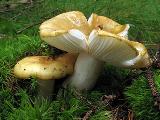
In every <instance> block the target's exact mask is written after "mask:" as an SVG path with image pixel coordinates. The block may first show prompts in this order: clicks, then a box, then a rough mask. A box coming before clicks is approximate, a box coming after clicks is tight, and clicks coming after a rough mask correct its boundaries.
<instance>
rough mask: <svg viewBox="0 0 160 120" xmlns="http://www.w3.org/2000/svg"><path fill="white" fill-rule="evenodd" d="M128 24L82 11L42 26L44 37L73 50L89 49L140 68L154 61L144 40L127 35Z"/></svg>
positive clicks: (109, 59) (100, 56) (101, 56)
mask: <svg viewBox="0 0 160 120" xmlns="http://www.w3.org/2000/svg"><path fill="white" fill-rule="evenodd" d="M128 29H129V25H128V24H126V25H121V24H119V23H117V22H115V21H113V20H111V19H109V18H107V17H104V16H98V15H97V14H92V15H91V16H90V17H89V19H88V21H87V19H86V18H85V16H84V15H83V13H81V12H79V11H72V12H67V13H63V14H60V15H58V16H55V17H53V18H52V19H50V20H47V21H45V22H44V23H42V24H41V26H40V36H41V39H42V40H44V41H46V42H47V43H48V44H50V45H51V46H54V47H56V48H58V49H61V50H64V51H67V52H70V53H80V52H86V53H88V54H90V55H91V56H93V57H95V58H97V59H99V60H102V61H105V62H107V63H110V64H112V65H115V66H120V67H132V68H141V67H147V66H149V65H150V64H151V61H150V58H149V55H148V53H147V49H146V48H145V47H144V45H143V44H141V43H138V42H134V41H130V40H128V39H127V34H128Z"/></svg>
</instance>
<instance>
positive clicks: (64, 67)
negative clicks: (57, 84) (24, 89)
mask: <svg viewBox="0 0 160 120" xmlns="http://www.w3.org/2000/svg"><path fill="white" fill-rule="evenodd" d="M66 56H67V59H68V58H71V57H68V55H67V54H66V55H65V57H63V56H62V57H61V59H64V60H63V61H65V58H66ZM69 56H71V55H70V54H69ZM57 59H58V58H57ZM61 61H62V60H61ZM61 61H56V60H55V59H54V58H51V57H48V56H30V57H26V58H24V59H22V60H20V61H19V62H18V63H17V64H16V65H15V67H14V71H13V73H14V74H15V76H16V77H18V78H20V79H26V78H29V77H36V78H38V79H40V80H51V79H60V78H63V77H65V76H66V75H69V74H72V72H73V66H74V62H75V61H74V60H73V59H72V62H68V64H66V63H65V62H63V63H62V62H61Z"/></svg>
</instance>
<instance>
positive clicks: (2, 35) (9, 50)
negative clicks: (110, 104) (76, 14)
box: [0, 0, 160, 120]
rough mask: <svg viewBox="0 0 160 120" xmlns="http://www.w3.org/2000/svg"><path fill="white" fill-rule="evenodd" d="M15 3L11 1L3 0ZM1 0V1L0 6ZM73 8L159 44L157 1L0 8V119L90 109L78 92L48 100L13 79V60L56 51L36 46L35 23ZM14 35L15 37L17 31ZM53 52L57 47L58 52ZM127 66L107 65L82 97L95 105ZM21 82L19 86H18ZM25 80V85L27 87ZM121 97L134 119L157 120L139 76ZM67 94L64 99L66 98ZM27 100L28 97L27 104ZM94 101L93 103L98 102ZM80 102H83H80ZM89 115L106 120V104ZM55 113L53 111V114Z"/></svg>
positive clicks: (62, 1)
mask: <svg viewBox="0 0 160 120" xmlns="http://www.w3.org/2000/svg"><path fill="white" fill-rule="evenodd" d="M8 1H9V2H13V1H14V2H15V0H8ZM5 3H6V1H5V0H3V2H2V4H5ZM72 10H79V11H82V12H83V13H84V14H85V15H86V16H87V18H88V17H89V16H90V14H91V13H92V12H94V13H97V14H99V15H104V16H108V17H109V18H111V19H113V20H116V21H117V22H119V23H121V24H125V23H129V24H130V25H131V29H130V31H129V38H130V39H132V40H138V41H141V40H143V41H142V42H144V43H145V44H146V45H147V44H148V43H159V33H160V29H159V28H160V16H159V12H160V5H159V0H152V1H151V0H150V1H145V0H141V1H140V0H131V1H128V0H87V1H86V0H42V1H38V0H35V1H34V2H33V4H32V5H30V4H25V5H24V4H20V5H18V6H17V7H16V8H15V9H13V10H11V11H10V12H1V16H0V26H1V27H0V101H1V102H0V116H1V119H17V120H18V119H22V120H23V119H25V118H26V119H32V118H31V115H32V116H33V118H34V119H51V116H52V117H53V118H57V119H64V120H67V119H68V120H70V118H71V119H75V118H80V117H82V116H83V114H84V113H85V112H87V111H88V110H90V107H91V106H90V105H88V104H87V103H85V104H84V101H83V100H81V99H80V98H79V97H78V96H74V95H72V94H71V92H70V91H67V95H64V94H63V95H64V96H63V95H62V96H60V97H59V98H56V99H55V100H54V101H53V102H51V103H50V102H49V101H46V100H40V101H38V100H37V99H34V97H33V96H34V95H35V94H32V92H33V93H34V92H35V91H34V90H35V89H36V82H35V80H34V79H32V80H30V81H27V82H26V81H25V82H24V81H23V82H18V81H17V79H16V78H14V76H13V75H12V68H13V66H14V65H15V64H16V62H17V61H18V60H20V59H22V58H24V57H25V56H28V55H54V54H56V49H53V50H52V51H51V49H50V48H49V47H48V45H46V44H41V41H40V38H39V32H38V31H39V29H38V28H39V25H40V24H41V22H43V21H45V20H46V19H49V18H51V17H53V16H55V15H58V14H60V13H63V12H67V11H72ZM19 31H21V32H20V33H19V35H17V33H18V32H19ZM58 52H59V51H58ZM131 74H132V73H131V72H130V70H124V69H119V68H115V67H112V66H111V67H110V66H107V67H105V70H104V71H103V73H102V76H101V77H100V80H99V82H98V83H97V86H96V87H95V89H94V90H96V91H94V92H92V91H91V92H87V93H84V94H83V96H84V97H86V99H87V100H90V101H91V102H92V104H94V105H97V104H99V102H100V97H101V95H103V94H104V92H105V93H110V94H112V93H115V92H116V91H117V89H118V90H119V89H124V88H125V86H126V83H125V82H126V81H124V80H125V79H126V77H127V76H129V75H131ZM156 74H157V75H156V76H155V79H156V85H157V87H158V89H159V86H160V85H159V77H158V74H159V73H157V72H156ZM22 83H23V84H24V85H26V86H24V85H22ZM30 84H31V86H30ZM126 95H127V97H128V100H129V103H131V106H132V108H133V110H134V112H135V114H136V116H137V119H138V120H141V119H145V120H150V119H151V120H152V119H153V118H154V120H159V119H160V118H159V116H158V115H159V113H158V112H157V111H156V110H155V109H154V107H153V99H152V96H151V93H150V90H149V88H148V86H147V81H146V79H145V78H144V77H141V78H139V79H138V80H135V81H134V82H133V85H132V86H131V87H129V88H128V89H127V92H126ZM69 96H70V97H69ZM30 100H33V101H32V102H31V101H30ZM98 101H99V102H98ZM83 104H84V105H83ZM100 108H101V109H98V110H97V111H96V113H93V114H91V116H90V118H91V119H92V120H97V119H101V120H103V119H108V118H109V116H110V115H109V114H108V113H109V112H108V108H107V107H106V106H102V105H101V106H100ZM57 111H58V112H57Z"/></svg>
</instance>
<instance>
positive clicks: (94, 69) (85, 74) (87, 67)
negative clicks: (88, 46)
mask: <svg viewBox="0 0 160 120" xmlns="http://www.w3.org/2000/svg"><path fill="white" fill-rule="evenodd" d="M103 63H104V62H102V61H100V60H97V59H96V58H94V57H92V56H91V55H89V54H87V53H80V54H79V56H78V58H77V61H76V63H75V68H74V73H73V75H72V76H71V77H70V78H69V79H68V81H69V84H70V85H71V86H73V87H75V88H77V89H79V90H84V89H85V90H88V89H91V88H92V87H93V86H94V84H95V83H96V80H97V78H98V76H99V74H100V72H101V70H102V67H103Z"/></svg>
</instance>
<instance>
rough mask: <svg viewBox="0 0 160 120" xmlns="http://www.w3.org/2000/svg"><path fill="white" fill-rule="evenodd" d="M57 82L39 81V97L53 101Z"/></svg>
mask: <svg viewBox="0 0 160 120" xmlns="http://www.w3.org/2000/svg"><path fill="white" fill-rule="evenodd" d="M54 84H55V80H38V85H39V88H38V95H39V96H41V97H44V98H47V99H52V96H53V91H54Z"/></svg>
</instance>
